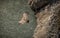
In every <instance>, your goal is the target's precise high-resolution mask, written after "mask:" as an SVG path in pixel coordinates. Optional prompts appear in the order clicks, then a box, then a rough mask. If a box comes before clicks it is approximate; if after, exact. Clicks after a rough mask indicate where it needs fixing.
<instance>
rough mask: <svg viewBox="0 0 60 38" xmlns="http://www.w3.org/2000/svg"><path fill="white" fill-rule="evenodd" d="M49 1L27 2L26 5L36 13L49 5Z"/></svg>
mask: <svg viewBox="0 0 60 38" xmlns="http://www.w3.org/2000/svg"><path fill="white" fill-rule="evenodd" d="M50 1H51V0H29V1H28V4H29V5H30V7H31V8H32V10H33V11H35V12H38V11H39V10H40V9H41V8H43V7H44V6H46V5H47V4H49V2H50Z"/></svg>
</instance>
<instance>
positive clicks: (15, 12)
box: [0, 0, 36, 38]
mask: <svg viewBox="0 0 60 38" xmlns="http://www.w3.org/2000/svg"><path fill="white" fill-rule="evenodd" d="M25 11H28V12H29V23H25V24H23V25H20V24H19V23H18V22H19V20H20V19H21V17H22V14H23V12H25ZM35 27H36V19H35V16H34V12H33V11H32V10H31V9H30V7H29V6H28V5H27V0H0V38H32V35H33V32H34V29H35ZM31 28H32V29H31Z"/></svg>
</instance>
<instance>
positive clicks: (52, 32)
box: [32, 1, 60, 38]
mask: <svg viewBox="0 0 60 38" xmlns="http://www.w3.org/2000/svg"><path fill="white" fill-rule="evenodd" d="M32 9H33V8H32ZM36 17H37V27H36V29H35V31H34V35H33V37H34V38H59V37H58V34H59V33H58V29H59V28H60V1H56V2H55V3H53V4H52V5H49V4H48V5H47V6H45V7H44V10H43V9H41V11H40V12H38V13H37V14H36Z"/></svg>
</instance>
